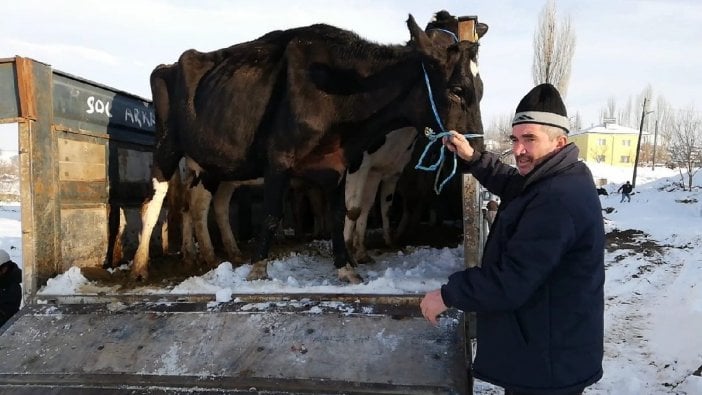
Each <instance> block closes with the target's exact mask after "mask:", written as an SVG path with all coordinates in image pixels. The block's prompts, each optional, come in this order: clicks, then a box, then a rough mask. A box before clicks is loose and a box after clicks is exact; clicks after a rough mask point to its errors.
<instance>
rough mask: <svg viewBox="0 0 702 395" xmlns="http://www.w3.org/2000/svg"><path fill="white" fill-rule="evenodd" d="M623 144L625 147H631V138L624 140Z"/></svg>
mask: <svg viewBox="0 0 702 395" xmlns="http://www.w3.org/2000/svg"><path fill="white" fill-rule="evenodd" d="M622 145H623V146H625V147H631V140H622Z"/></svg>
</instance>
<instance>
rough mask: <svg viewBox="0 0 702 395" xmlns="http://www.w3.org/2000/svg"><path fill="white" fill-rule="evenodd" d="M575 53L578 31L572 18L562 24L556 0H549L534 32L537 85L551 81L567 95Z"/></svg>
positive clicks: (564, 20)
mask: <svg viewBox="0 0 702 395" xmlns="http://www.w3.org/2000/svg"><path fill="white" fill-rule="evenodd" d="M574 53H575V32H574V31H573V29H572V28H571V24H570V18H569V17H568V18H564V19H562V20H561V21H560V23H559V22H558V21H557V20H556V3H555V0H547V1H546V5H545V6H544V8H543V9H542V10H541V14H540V15H539V25H538V27H537V30H536V32H535V33H534V61H533V66H532V76H533V79H534V85H538V84H542V83H545V82H548V83H550V84H552V85H553V86H555V87H556V88H557V89H558V91H559V92H560V93H561V95H562V96H563V97H565V96H566V95H567V93H568V84H569V82H570V70H571V64H572V61H573V54H574Z"/></svg>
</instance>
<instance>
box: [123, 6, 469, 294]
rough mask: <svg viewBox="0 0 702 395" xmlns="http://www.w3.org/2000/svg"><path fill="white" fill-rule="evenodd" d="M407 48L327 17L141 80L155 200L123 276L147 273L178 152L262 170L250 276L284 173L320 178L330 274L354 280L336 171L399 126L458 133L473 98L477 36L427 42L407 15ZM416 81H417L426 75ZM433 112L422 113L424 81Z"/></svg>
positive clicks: (222, 172)
mask: <svg viewBox="0 0 702 395" xmlns="http://www.w3.org/2000/svg"><path fill="white" fill-rule="evenodd" d="M407 25H408V28H409V31H410V36H411V40H410V42H409V43H408V44H407V45H379V44H375V43H371V42H368V41H366V40H363V39H361V38H360V37H358V36H357V35H356V34H354V33H352V32H349V31H345V30H341V29H338V28H335V27H332V26H328V25H321V24H320V25H312V26H308V27H302V28H296V29H290V30H285V31H275V32H271V33H268V34H266V35H264V36H262V37H260V38H259V39H256V40H253V41H249V42H245V43H242V44H237V45H234V46H231V47H229V48H224V49H221V50H217V51H213V52H208V53H201V52H198V51H195V50H189V51H186V52H185V53H183V55H181V57H180V59H179V60H178V62H177V63H176V64H174V65H171V66H162V67H157V68H156V69H155V70H154V72H153V73H152V76H151V83H152V94H153V100H154V108H155V110H156V119H157V136H156V137H157V145H156V149H155V152H154V164H153V185H154V195H153V198H152V199H151V200H150V201H148V202H146V203H145V206H144V208H143V210H142V213H143V215H142V223H143V228H142V232H141V235H140V236H141V237H140V244H139V247H138V248H137V252H136V254H135V257H134V265H133V267H132V273H133V275H135V276H137V277H142V278H146V277H147V276H148V260H149V250H148V244H149V242H148V241H149V239H150V237H151V233H152V230H153V226H154V225H155V222H156V218H157V217H158V214H159V212H160V210H161V206H162V203H163V199H164V197H165V195H166V192H167V189H168V180H169V179H170V178H171V177H172V176H173V174H174V172H175V171H176V169H177V165H178V161H179V160H180V158H182V157H186V159H187V163H188V166H189V167H190V168H191V169H192V170H195V172H196V174H197V176H198V178H199V179H201V180H203V181H205V182H207V180H209V179H213V180H226V181H243V180H253V179H256V178H258V177H261V176H263V177H264V215H265V218H264V219H263V226H262V231H261V237H260V238H259V240H258V242H259V244H258V247H257V250H256V252H255V254H254V258H253V261H254V266H253V268H252V271H251V273H250V275H249V278H251V279H255V278H264V277H265V276H266V273H267V272H266V258H267V255H268V250H269V248H270V243H271V241H272V238H273V232H274V230H275V228H276V227H277V225H278V222H279V221H280V218H281V217H282V206H283V201H282V197H283V193H284V191H285V190H286V188H287V186H288V184H289V182H290V178H291V177H292V176H297V177H302V178H308V179H311V180H314V181H315V182H317V183H319V184H320V185H322V186H323V187H324V189H325V191H326V192H327V194H328V196H329V202H330V205H331V206H332V213H333V214H332V215H333V226H334V229H333V235H332V245H333V253H334V264H335V266H336V267H337V269H338V275H339V278H340V279H342V280H346V281H350V282H359V281H361V279H360V277H359V276H358V275H357V274H356V272H355V270H354V268H353V266H354V261H353V260H352V259H351V257H350V256H349V255H348V253H347V250H346V248H345V245H344V239H343V221H344V216H345V210H344V199H343V195H344V193H343V191H344V189H343V187H344V184H343V182H342V180H343V178H344V174H345V172H346V169H347V167H348V164H349V163H351V162H352V161H353V160H355V159H356V158H359V157H360V156H361V155H362V152H363V151H364V150H365V149H366V148H367V147H368V146H370V145H371V144H372V142H373V141H374V140H375V139H377V138H378V135H379V134H381V135H382V134H386V133H388V132H389V131H392V130H395V129H398V128H401V127H414V128H423V127H424V126H430V127H432V128H434V129H438V128H439V124H438V121H437V117H438V119H440V120H442V121H443V125H444V126H445V127H446V128H447V129H455V130H459V131H462V130H465V128H466V126H465V125H466V124H467V123H468V122H467V121H466V120H467V119H468V118H470V117H471V116H473V114H471V113H470V107H469V105H468V104H469V103H470V101H472V100H475V98H474V97H473V93H472V92H473V87H471V86H469V85H467V83H466V82H467V80H466V79H465V78H464V76H465V75H468V74H470V73H471V72H470V67H471V59H475V57H476V55H477V44H476V43H472V42H459V43H457V44H455V45H451V46H449V47H445V46H439V45H435V44H434V43H433V42H432V40H431V39H430V38H429V37H428V36H427V34H426V33H425V32H424V31H423V30H421V29H420V28H419V27H418V26H417V24H416V22H415V21H414V18H413V17H412V16H411V15H410V17H409V19H408V21H407ZM425 81H426V82H425ZM429 87H431V90H432V92H433V94H432V95H431V100H433V102H434V103H435V108H436V112H437V113H438V114H437V116H435V115H434V112H433V111H432V106H431V105H430V104H429V103H430V97H429V95H428V88H429Z"/></svg>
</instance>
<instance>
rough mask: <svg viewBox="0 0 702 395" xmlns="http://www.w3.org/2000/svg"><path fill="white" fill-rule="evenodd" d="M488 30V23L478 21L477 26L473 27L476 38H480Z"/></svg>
mask: <svg viewBox="0 0 702 395" xmlns="http://www.w3.org/2000/svg"><path fill="white" fill-rule="evenodd" d="M487 31H488V25H486V24H484V23H478V26H477V27H476V28H475V32H476V33H478V38H481V37H483V36H484V35H485V33H487Z"/></svg>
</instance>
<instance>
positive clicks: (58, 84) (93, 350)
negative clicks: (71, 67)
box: [0, 57, 482, 395]
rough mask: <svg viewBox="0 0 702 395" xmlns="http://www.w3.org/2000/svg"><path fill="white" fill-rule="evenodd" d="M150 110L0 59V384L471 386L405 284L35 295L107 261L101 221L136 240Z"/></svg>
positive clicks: (377, 390) (108, 232)
mask: <svg viewBox="0 0 702 395" xmlns="http://www.w3.org/2000/svg"><path fill="white" fill-rule="evenodd" d="M154 121H155V120H154V113H153V109H152V106H151V103H150V102H149V101H148V100H145V99H143V98H140V97H137V96H134V95H131V94H129V93H126V92H122V91H119V90H115V89H113V88H110V87H107V86H104V85H101V84H97V83H95V82H91V81H87V80H85V79H82V78H79V77H76V76H72V75H69V74H66V73H62V72H59V71H56V70H53V69H52V68H51V67H50V66H49V65H47V64H44V63H41V62H37V61H35V60H31V59H28V58H22V57H15V58H10V59H0V123H6V122H16V123H18V125H19V156H20V166H21V170H20V171H21V180H20V183H21V185H20V192H21V205H22V248H23V269H24V279H23V281H24V284H23V287H24V291H23V293H24V295H23V296H24V304H25V306H24V308H23V309H22V310H21V311H20V312H19V313H18V314H16V315H15V316H14V317H13V318H12V319H10V321H8V322H7V323H6V325H4V326H3V327H2V328H0V393H3V394H42V395H43V394H125V393H127V394H165V393H173V394H180V393H183V394H185V393H188V394H192V393H196V394H213V393H271V394H302V393H325V394H342V393H343V394H400V393H401V394H464V393H472V381H471V378H470V372H469V371H470V365H471V358H472V351H471V346H470V341H469V339H468V336H467V333H468V332H467V326H468V325H467V323H468V322H469V320H468V319H467V316H465V315H464V314H463V313H461V312H457V311H452V312H450V314H448V315H447V316H445V317H443V318H442V319H441V324H440V325H439V327H437V328H434V327H431V326H430V325H428V324H427V323H426V321H425V320H424V319H423V318H422V317H421V314H420V312H419V308H418V304H419V300H420V297H419V296H417V295H347V294H339V295H328V294H325V295H294V294H287V295H234V296H233V297H234V299H233V300H232V301H231V302H226V303H212V302H213V301H214V299H215V298H214V295H186V296H183V295H181V296H174V295H168V294H165V293H164V294H157V295H144V294H129V293H117V292H115V293H114V294H77V295H39V294H38V293H37V291H38V289H39V288H41V287H42V286H43V285H45V284H46V282H47V280H48V279H50V278H52V277H54V276H56V275H58V274H61V273H64V272H65V271H67V270H68V269H69V267H68V266H69V264H70V266H73V265H78V266H80V267H85V268H88V267H99V266H101V265H102V263H103V262H104V261H105V260H106V259H109V257H110V254H113V253H114V251H113V249H114V247H113V245H114V244H115V240H114V238H115V236H114V235H115V233H117V232H115V229H111V228H114V227H115V226H118V227H119V228H120V234H121V236H123V237H124V238H125V239H126V240H127V241H126V242H125V243H124V246H125V247H124V248H129V247H130V245H133V244H135V241H136V235H137V232H138V231H139V229H140V219H139V216H138V212H139V205H140V203H141V202H142V201H143V199H144V197H145V196H147V193H148V192H149V190H148V188H150V184H149V178H150V163H151V157H152V156H151V155H152V154H151V150H152V147H153V145H154ZM477 191H478V188H477V183H475V181H474V180H467V182H465V187H464V195H465V196H464V202H466V203H465V204H464V206H465V207H464V208H465V209H466V210H467V211H466V213H467V215H466V216H465V217H466V218H467V219H466V222H465V225H466V227H465V234H466V254H465V255H466V257H478V256H479V254H480V251H479V250H480V246H481V245H482V235H481V229H482V226H481V224H482V219H480V210H479V207H480V205H479V202H478V201H479V193H478V192H477ZM471 218H474V219H471ZM115 222H116V223H117V224H118V225H115ZM111 238H112V240H111ZM130 238H131V242H130V241H129V240H130ZM133 248H135V246H133ZM132 251H133V249H132ZM127 254H129V253H127ZM476 263H477V258H476V259H471V262H467V264H469V265H474V264H476Z"/></svg>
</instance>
